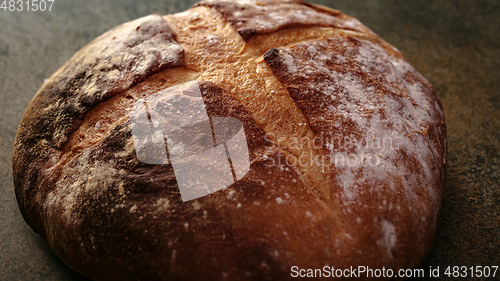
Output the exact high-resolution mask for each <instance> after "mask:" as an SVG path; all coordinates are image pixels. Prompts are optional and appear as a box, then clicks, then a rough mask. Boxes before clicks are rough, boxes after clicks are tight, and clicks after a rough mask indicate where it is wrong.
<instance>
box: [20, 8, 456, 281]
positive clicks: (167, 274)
mask: <svg viewBox="0 0 500 281" xmlns="http://www.w3.org/2000/svg"><path fill="white" fill-rule="evenodd" d="M185 83H187V84H185ZM181 84H185V85H190V86H189V87H195V88H197V89H199V91H200V92H201V94H202V97H203V100H204V101H205V104H206V107H207V113H208V115H209V116H211V117H217V116H220V117H234V118H237V119H239V120H241V121H242V122H243V126H244V129H245V134H246V136H247V141H248V148H249V154H250V162H251V166H250V171H249V172H248V174H247V175H246V176H245V177H244V178H242V179H241V180H240V181H238V182H236V183H235V184H233V185H231V186H229V187H228V188H226V189H224V190H221V191H218V192H216V193H213V194H210V195H208V196H205V197H202V198H199V199H196V200H192V201H189V202H182V200H181V197H180V193H179V189H178V187H177V184H176V181H175V175H174V172H173V170H172V166H171V165H170V164H167V165H148V164H145V163H141V162H140V161H139V160H138V158H137V156H136V152H135V148H134V141H133V138H132V133H131V122H130V112H131V110H132V108H133V105H134V103H135V102H137V101H138V100H140V99H143V98H146V97H149V98H151V99H153V100H155V101H158V102H161V101H162V100H163V99H165V97H164V96H162V95H161V93H162V92H165V91H166V90H167V89H169V88H170V87H173V86H176V85H181ZM158 93H160V94H158ZM178 94H180V95H182V93H178ZM297 140H312V144H313V145H299V144H297ZM380 141H385V142H382V143H380ZM445 153H446V127H445V124H444V116H443V112H442V108H441V105H440V102H439V100H438V98H437V97H436V94H435V92H434V90H433V89H432V86H431V85H430V84H429V82H428V81H427V80H426V79H425V78H423V77H422V76H421V75H420V74H419V73H418V72H417V71H416V70H415V69H414V68H413V67H412V66H411V65H410V64H409V63H408V62H407V61H406V60H405V58H404V57H403V55H402V54H401V53H400V52H399V51H398V50H396V49H395V48H394V47H392V46H390V45H389V44H388V43H386V42H384V41H383V40H382V39H380V38H379V37H378V36H377V35H375V34H374V33H373V32H372V31H370V30H369V29H367V28H366V27H364V26H363V25H362V24H361V23H360V22H359V21H357V20H356V19H354V18H351V17H349V16H346V15H344V14H341V13H340V12H339V11H337V10H333V9H330V8H326V7H322V6H317V5H312V4H308V3H304V2H301V1H204V2H201V3H199V4H197V5H195V6H193V7H192V8H191V9H189V10H188V11H186V12H183V13H179V14H174V15H167V16H160V15H151V16H148V17H144V18H141V19H138V20H135V21H132V22H129V23H126V24H124V25H121V26H119V27H117V28H115V29H113V30H111V31H109V32H108V33H105V34H103V35H102V36H100V37H99V38H97V39H96V40H94V41H93V42H91V43H90V44H89V45H87V46H86V47H84V48H83V49H82V50H81V51H79V52H78V53H77V54H76V55H75V56H74V57H73V58H71V59H70V60H69V61H68V62H67V63H66V64H65V65H64V66H63V67H62V68H61V69H60V70H59V71H58V72H56V73H55V74H54V75H53V76H52V77H51V78H50V79H49V80H48V81H47V82H46V83H45V84H44V85H43V86H42V88H41V89H40V90H39V92H38V93H37V95H36V96H35V97H34V99H33V101H32V102H31V103H30V105H29V107H28V109H27V111H26V113H25V116H24V117H23V120H22V123H21V126H20V129H19V132H18V136H17V138H16V144H15V149H14V154H13V168H14V182H15V186H16V196H17V199H18V202H19V206H20V209H21V212H22V214H23V216H24V218H25V219H26V221H27V222H28V223H29V224H30V225H31V226H32V227H33V229H34V230H35V231H36V232H38V233H39V234H41V235H42V237H43V238H44V240H45V241H46V243H47V244H48V245H49V246H50V248H51V249H52V250H53V251H54V252H55V253H56V254H57V255H58V256H59V257H61V258H62V259H63V260H64V261H65V262H66V263H67V264H68V265H70V266H71V267H73V268H75V269H76V270H78V271H80V272H82V273H84V274H86V275H88V276H90V277H91V278H93V279H96V280H137V279H143V280H157V279H158V280H177V279H179V280H286V279H290V278H291V275H290V272H291V267H292V266H298V267H299V268H323V267H324V266H334V267H335V268H343V267H345V268H349V267H350V266H369V267H370V268H380V269H381V268H382V267H385V268H392V269H395V270H397V269H400V268H411V267H415V266H417V265H418V264H419V263H420V262H421V261H422V259H423V258H424V256H425V254H426V253H427V251H428V250H429V248H430V245H431V244H432V241H433V238H434V233H435V227H436V220H437V215H438V212H439V207H440V201H441V188H442V185H443V182H444V175H445V159H446V157H445ZM363 155H364V156H365V158H363ZM336 156H337V157H338V156H345V157H347V159H351V160H353V159H354V160H359V159H376V160H377V161H376V162H372V163H367V162H363V163H358V164H356V165H352V164H350V163H352V161H351V162H348V161H344V162H342V161H340V162H335V157H336ZM301 157H303V158H301ZM349 157H351V158H349ZM368 157H372V158H368ZM287 159H320V160H321V159H323V160H324V159H327V160H329V161H330V162H328V163H327V164H326V165H325V163H324V162H322V161H305V162H304V163H298V162H296V161H295V162H293V161H292V162H290V161H287Z"/></svg>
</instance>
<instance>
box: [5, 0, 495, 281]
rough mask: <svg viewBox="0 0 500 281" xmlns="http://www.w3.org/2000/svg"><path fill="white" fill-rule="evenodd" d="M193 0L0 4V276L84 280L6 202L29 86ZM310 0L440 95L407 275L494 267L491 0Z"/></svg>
mask: <svg viewBox="0 0 500 281" xmlns="http://www.w3.org/2000/svg"><path fill="white" fill-rule="evenodd" d="M1 2H2V1H0V4H1ZM194 2H195V1H180V0H179V1H178V0H171V1H168V0H163V1H156V0H154V1H148V3H140V4H139V3H138V1H131V0H130V1H118V0H110V1H105V2H104V1H96V0H93V1H76V0H71V1H70V0H67V1H62V0H55V2H54V4H53V6H52V11H51V12H47V11H46V12H40V11H38V12H32V11H30V12H27V11H23V12H18V11H15V12H9V11H3V9H0V30H1V32H0V101H1V102H0V191H1V195H0V280H87V279H86V278H85V277H83V276H81V275H79V274H78V273H76V272H74V271H72V270H71V269H69V268H68V267H67V266H66V265H65V264H64V263H63V262H61V261H60V260H59V259H58V258H57V257H56V256H55V255H54V254H53V253H52V252H51V251H50V250H49V249H48V248H47V247H46V246H45V244H44V242H43V241H42V240H41V238H40V237H38V235H36V234H35V233H33V232H32V231H31V229H30V228H29V226H28V225H27V224H26V223H25V222H24V220H23V218H22V217H21V214H20V213H19V209H18V207H17V202H16V199H15V195H14V186H13V183H12V171H11V169H12V168H11V154H12V147H13V143H14V137H15V134H16V131H17V126H18V125H19V122H20V120H21V117H22V115H23V113H24V110H25V109H26V107H27V105H28V103H29V101H30V100H31V98H32V97H33V95H34V94H35V92H36V91H37V89H38V88H39V87H40V86H41V85H42V83H43V81H44V79H46V78H48V77H49V76H50V75H51V74H52V73H53V72H54V71H56V70H57V69H58V68H59V67H60V66H61V65H62V64H63V63H64V62H65V61H66V60H67V59H69V58H70V57H71V56H72V55H73V54H74V53H75V52H76V51H78V50H79V49H80V48H81V47H83V46H84V45H85V44H86V43H88V42H89V41H91V40H92V39H93V38H95V37H97V36H98V35H100V34H102V33H103V32H105V31H107V30H109V29H111V28H112V27H114V26H116V25H119V24H121V23H123V22H127V21H130V20H133V19H136V18H138V17H141V16H145V15H148V14H152V13H160V14H170V13H175V12H180V11H183V10H185V9H187V8H188V7H189V6H191V5H192V4H193V3H194ZM312 2H314V3H319V4H323V5H327V6H330V7H332V8H336V9H339V10H341V11H342V12H344V13H346V14H348V15H351V16H354V17H356V18H358V19H359V20H360V21H361V22H362V23H364V24H365V25H366V26H368V27H369V28H371V29H372V30H373V31H375V32H376V33H377V34H379V35H380V36H381V37H382V38H384V39H385V40H386V41H388V42H389V43H391V44H393V45H394V46H396V47H397V48H399V49H400V50H401V51H402V52H403V53H404V54H405V55H406V57H407V58H408V60H409V61H410V62H411V63H412V64H413V65H414V66H415V67H416V68H417V70H419V71H420V72H421V73H422V74H423V75H424V76H425V77H426V78H427V79H428V80H429V81H430V82H431V83H432V85H433V86H434V88H435V90H436V92H437V94H438V96H439V97H440V98H441V102H442V104H443V107H444V111H445V115H446V122H447V126H448V144H449V147H448V176H447V181H446V184H445V187H444V199H443V208H442V212H441V216H440V220H439V225H438V231H437V236H436V241H435V243H434V246H433V248H432V250H431V251H430V253H429V255H428V257H427V258H426V259H425V260H424V262H423V263H422V265H421V266H420V267H421V268H423V269H425V276H426V277H425V278H418V280H426V279H428V276H429V274H428V269H429V267H430V266H432V267H433V268H436V267H437V266H439V267H440V271H441V274H440V276H441V279H447V278H445V276H444V269H445V268H446V267H447V266H449V265H452V266H455V265H458V266H467V267H470V266H477V265H482V266H486V265H490V266H491V265H497V266H500V168H499V166H498V164H499V154H500V143H499V140H500V19H499V17H498V15H499V14H500V2H499V1H496V0H490V1H486V0H481V1H472V0H471V1H443V0H437V1H403V0H387V1H375V0H366V1H350V0H337V1H312ZM469 272H470V271H469ZM497 278H498V279H497V280H500V272H497ZM465 279H467V278H465ZM465 279H464V280H465ZM416 280H417V279H416ZM433 280H435V279H433ZM488 280H490V279H488ZM491 280H492V279H491Z"/></svg>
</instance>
